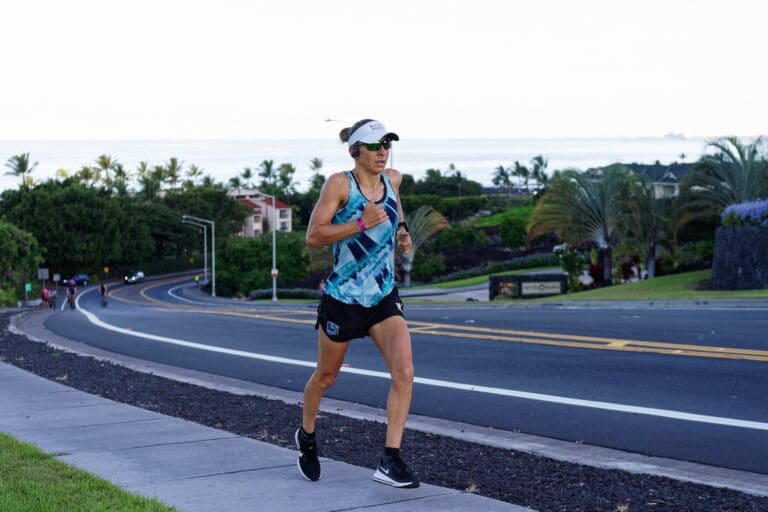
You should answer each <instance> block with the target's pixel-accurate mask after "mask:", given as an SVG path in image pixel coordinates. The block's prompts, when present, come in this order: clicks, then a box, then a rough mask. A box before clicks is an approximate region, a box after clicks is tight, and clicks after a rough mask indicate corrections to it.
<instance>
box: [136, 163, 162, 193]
mask: <svg viewBox="0 0 768 512" xmlns="http://www.w3.org/2000/svg"><path fill="white" fill-rule="evenodd" d="M161 168H162V167H161ZM160 185H161V182H160V180H158V179H157V177H156V175H155V173H154V172H147V173H145V174H140V175H139V191H138V193H137V196H138V197H140V198H142V199H143V200H145V201H154V200H155V199H157V196H158V195H159V194H160V188H161V186H160Z"/></svg>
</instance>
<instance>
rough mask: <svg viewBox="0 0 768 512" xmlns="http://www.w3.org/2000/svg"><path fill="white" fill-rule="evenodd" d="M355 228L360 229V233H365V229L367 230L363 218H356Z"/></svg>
mask: <svg viewBox="0 0 768 512" xmlns="http://www.w3.org/2000/svg"><path fill="white" fill-rule="evenodd" d="M357 227H359V228H360V231H365V230H366V229H368V228H367V227H366V226H365V222H363V218H362V217H358V218H357Z"/></svg>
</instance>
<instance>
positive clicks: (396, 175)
mask: <svg viewBox="0 0 768 512" xmlns="http://www.w3.org/2000/svg"><path fill="white" fill-rule="evenodd" d="M384 174H385V175H386V176H387V178H389V181H391V182H392V185H394V186H396V187H399V186H400V182H401V181H402V180H403V177H402V175H401V174H400V171H398V170H397V169H392V168H388V169H384Z"/></svg>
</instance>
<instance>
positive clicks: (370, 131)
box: [347, 121, 400, 146]
mask: <svg viewBox="0 0 768 512" xmlns="http://www.w3.org/2000/svg"><path fill="white" fill-rule="evenodd" d="M384 137H388V138H389V139H390V140H400V137H398V136H397V134H396V133H393V132H388V131H387V129H386V128H384V124H383V123H381V122H379V121H368V122H367V123H365V124H364V125H363V126H361V127H359V128H358V129H357V130H355V131H354V132H353V133H351V134H350V135H349V141H347V142H348V144H349V145H350V146H354V145H355V144H360V143H362V144H373V143H375V142H379V141H380V140H381V139H383V138H384Z"/></svg>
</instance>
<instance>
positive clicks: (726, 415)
mask: <svg viewBox="0 0 768 512" xmlns="http://www.w3.org/2000/svg"><path fill="white" fill-rule="evenodd" d="M183 284H184V282H183V281H173V282H165V283H164V282H155V283H149V282H148V283H145V284H140V285H133V286H126V287H123V286H116V287H114V288H113V289H111V290H110V302H109V306H108V307H107V308H101V307H100V305H99V304H98V292H97V291H95V290H94V291H88V292H86V293H84V294H82V296H81V297H80V305H81V308H82V310H83V311H85V312H87V313H88V317H86V315H83V314H78V313H75V312H71V311H68V310H66V311H61V310H60V311H57V313H56V314H54V315H52V316H51V317H50V318H49V319H48V320H47V322H46V326H47V327H48V328H49V329H51V330H52V331H54V332H57V333H58V334H61V335H63V336H66V337H69V338H72V339H77V340H80V341H84V342H86V343H89V344H91V345H94V346H98V347H101V348H105V349H108V350H111V351H114V352H119V353H125V354H129V355H132V356H136V357H140V358H144V359H148V360H153V361H157V362H162V363H167V364H172V365H175V366H181V367H186V368H193V369H198V370H203V371H207V372H211V373H216V374H221V375H226V376H231V377H237V378H241V379H245V380H250V381H254V382H259V383H262V384H267V385H271V386H277V387H281V388H286V389H291V390H301V389H302V388H303V386H304V383H305V381H306V379H307V377H308V376H309V375H310V373H311V371H312V366H313V363H314V360H315V356H316V340H317V335H316V333H315V331H314V328H313V323H314V306H312V305H299V304H293V305H291V304H282V303H279V304H276V305H272V304H261V305H254V304H251V303H237V302H225V301H216V302H215V303H214V304H210V305H203V304H196V303H195V301H194V300H190V297H191V296H190V295H187V296H186V297H187V298H185V297H184V294H183V293H182V290H180V289H179V288H178V287H179V286H182V285H183ZM169 291H171V292H172V293H171V294H169ZM60 302H61V301H60ZM405 310H406V317H407V319H408V322H409V327H410V328H411V331H412V338H413V345H414V358H415V364H416V374H417V384H416V389H415V392H414V403H413V407H412V412H414V413H416V414H420V415H425V416H432V417H440V418H446V419H451V420H457V421H463V422H467V423H472V424H477V425H482V426H492V427H494V428H498V429H505V430H514V431H521V432H525V433H530V434H535V435H540V436H546V437H553V438H558V439H564V440H570V441H577V442H583V443H587V444H593V445H598V446H606V447H611V448H618V449H623V450H628V451H634V452H639V453H644V454H649V455H657V456H663V457H669V458H676V459H682V460H688V461H694V462H701V463H705V464H712V465H717V466H724V467H730V468H735V469H742V470H749V471H755V472H759V473H764V474H768V458H766V457H765V453H768V401H766V399H765V397H766V396H768V379H766V376H768V315H766V312H765V310H749V309H725V308H723V309H708V310H697V309H688V310H675V309H669V308H668V309H642V310H627V309H595V308H590V309H576V308H574V309H570V308H553V307H542V308H505V307H487V306H485V307H483V306H478V305H473V304H456V305H421V304H409V303H408V302H407V301H406V307H405ZM94 322H95V323H94ZM142 333H143V334H142ZM144 334H147V335H150V336H149V337H148V336H145V335H144ZM346 363H347V365H346V366H345V368H344V374H343V375H342V376H341V377H340V378H339V379H338V381H337V384H336V385H335V386H334V387H333V388H332V389H331V390H330V392H329V393H328V396H331V397H333V398H339V399H343V400H348V401H353V402H359V403H364V404H368V405H372V406H377V407H382V408H383V407H384V406H385V403H386V395H387V390H388V387H389V383H388V380H387V375H386V370H385V368H384V365H383V363H382V362H381V359H380V357H379V355H378V352H377V351H376V349H375V347H374V345H373V344H372V343H371V342H370V340H356V341H353V342H352V346H351V347H350V350H349V352H348V356H347V360H346Z"/></svg>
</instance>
